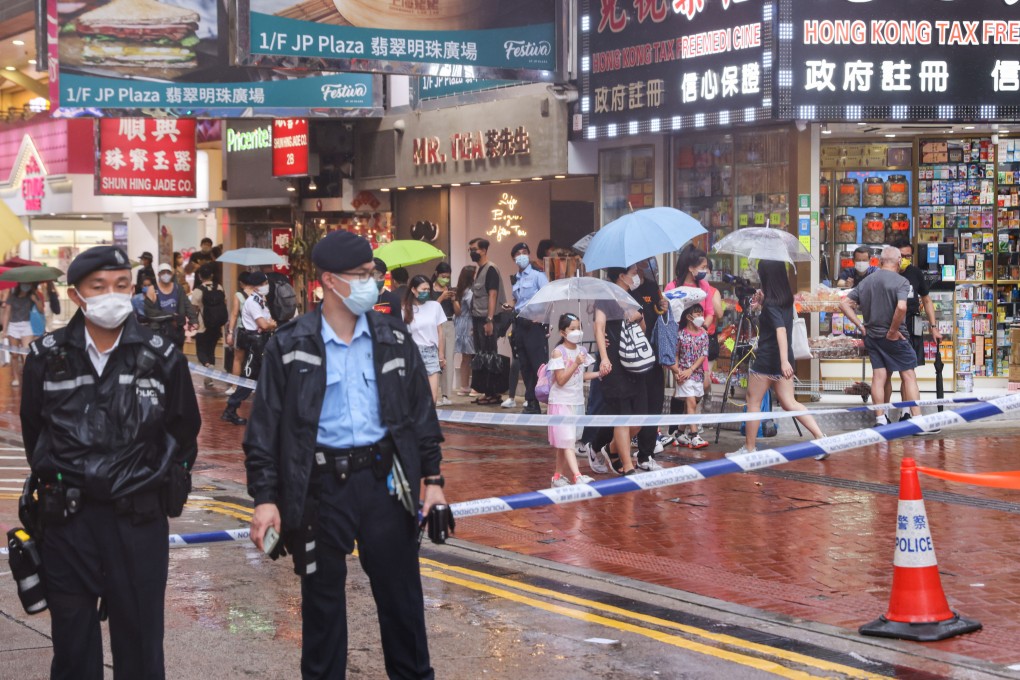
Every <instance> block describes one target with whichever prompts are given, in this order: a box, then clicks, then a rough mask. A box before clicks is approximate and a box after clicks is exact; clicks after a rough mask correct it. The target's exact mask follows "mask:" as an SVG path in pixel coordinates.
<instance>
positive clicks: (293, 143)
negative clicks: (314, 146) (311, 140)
mask: <svg viewBox="0 0 1020 680" xmlns="http://www.w3.org/2000/svg"><path fill="white" fill-rule="evenodd" d="M306 175H308V119H307V118H277V119H276V120H274V121H273V177H304V176H306Z"/></svg>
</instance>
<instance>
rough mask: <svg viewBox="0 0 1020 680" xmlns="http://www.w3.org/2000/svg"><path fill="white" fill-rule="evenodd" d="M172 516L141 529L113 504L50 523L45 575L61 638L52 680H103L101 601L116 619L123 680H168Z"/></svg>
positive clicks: (113, 641) (117, 672) (116, 655)
mask: <svg viewBox="0 0 1020 680" xmlns="http://www.w3.org/2000/svg"><path fill="white" fill-rule="evenodd" d="M168 533H169V528H168V524H167V519H166V517H158V518H156V519H152V520H149V521H146V522H144V523H142V524H133V523H132V517H131V516H130V515H122V514H118V513H117V512H116V511H115V510H114V507H113V505H112V504H109V503H95V502H91V503H90V502H88V500H87V499H86V501H85V502H84V503H83V504H82V509H81V510H80V511H79V512H78V513H77V514H75V515H72V516H71V517H70V518H69V519H68V520H67V522H66V523H64V524H61V525H48V526H47V527H46V531H45V533H44V535H43V540H42V561H43V575H44V578H45V582H46V599H47V601H48V603H49V608H50V622H51V626H52V634H53V663H52V665H51V667H50V678H51V680H65V679H66V680H103V643H102V639H101V637H100V626H99V614H98V610H97V602H98V600H99V598H100V597H102V598H103V602H104V603H105V606H106V610H107V612H108V613H109V616H110V647H111V649H112V652H113V677H114V678H115V680H122V679H123V680H135V679H138V680H153V679H157V680H161V679H162V678H164V677H166V675H165V671H164V664H163V606H164V595H165V593H166V579H167V567H168V563H169V560H170V552H169V544H168V543H167V535H168Z"/></svg>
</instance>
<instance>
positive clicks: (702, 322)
mask: <svg viewBox="0 0 1020 680" xmlns="http://www.w3.org/2000/svg"><path fill="white" fill-rule="evenodd" d="M691 323H693V324H694V325H695V326H697V327H698V328H701V327H702V326H704V325H705V317H703V316H696V317H693V318H692V319H691Z"/></svg>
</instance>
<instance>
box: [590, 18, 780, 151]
mask: <svg viewBox="0 0 1020 680" xmlns="http://www.w3.org/2000/svg"><path fill="white" fill-rule="evenodd" d="M583 5H584V9H583V11H582V12H581V14H582V18H581V33H580V35H581V84H582V86H581V113H582V121H583V130H584V137H585V138H588V139H594V138H597V137H613V136H616V135H624V134H637V133H641V132H652V133H657V132H662V131H669V130H680V129H686V128H699V127H707V126H712V125H729V124H734V123H745V122H749V123H750V122H755V121H760V120H763V119H766V118H769V117H770V116H771V106H772V101H771V69H772V51H773V50H772V26H773V17H772V14H773V11H774V10H773V7H774V3H765V2H763V1H762V0H673V1H672V2H670V0H636V1H634V2H630V1H626V2H625V1H624V0H583Z"/></svg>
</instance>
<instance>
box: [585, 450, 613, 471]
mask: <svg viewBox="0 0 1020 680" xmlns="http://www.w3.org/2000/svg"><path fill="white" fill-rule="evenodd" d="M586 446H587V448H588V467H590V468H591V471H592V472H594V473H595V474H597V475H604V474H606V473H607V472H609V467H608V466H607V465H606V464H605V462H604V461H603V460H602V456H601V454H600V452H598V451H596V450H595V449H594V448H593V447H592V446H591V445H586Z"/></svg>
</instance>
